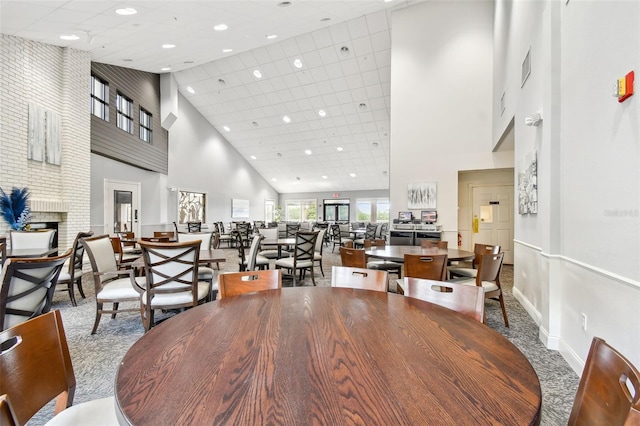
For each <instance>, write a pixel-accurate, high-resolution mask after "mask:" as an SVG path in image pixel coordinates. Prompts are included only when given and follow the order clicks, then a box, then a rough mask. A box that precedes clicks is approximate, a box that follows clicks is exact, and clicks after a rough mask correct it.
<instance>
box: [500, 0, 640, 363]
mask: <svg viewBox="0 0 640 426" xmlns="http://www.w3.org/2000/svg"><path fill="white" fill-rule="evenodd" d="M495 16H496V36H495V53H496V55H495V62H494V64H495V68H496V72H495V73H494V76H495V80H494V84H495V88H494V99H496V98H498V99H499V96H500V95H501V93H502V91H503V90H506V95H505V98H506V99H507V102H506V111H505V113H504V114H503V115H501V113H500V110H499V108H496V107H495V106H494V109H493V110H494V113H493V121H494V133H493V134H494V136H493V137H494V143H495V142H497V137H498V136H499V135H500V133H501V131H502V129H503V128H504V126H506V125H507V124H508V122H509V121H510V120H511V119H512V118H514V123H515V172H516V175H517V173H518V172H519V171H520V170H521V167H522V165H521V163H520V160H521V159H522V158H523V157H524V156H525V155H526V154H527V153H528V152H530V151H532V150H536V151H537V153H538V191H539V197H538V199H539V213H538V214H537V215H526V216H520V215H518V216H516V223H515V240H516V246H515V256H516V260H515V274H514V275H515V276H514V283H515V286H514V295H515V296H516V297H517V298H518V299H519V300H520V301H521V303H522V304H523V305H524V306H525V307H526V308H527V309H528V310H529V312H530V314H531V315H532V317H533V318H535V319H536V320H537V321H538V323H539V324H540V336H541V339H542V340H543V342H545V343H546V344H547V346H548V347H550V348H557V349H559V350H560V352H561V353H562V355H563V356H564V357H565V359H567V361H568V362H569V363H570V364H571V365H572V367H573V368H574V370H575V371H576V372H578V373H580V372H581V371H582V368H583V365H584V361H585V359H586V355H587V352H588V349H589V345H590V343H591V340H592V338H593V337H594V336H598V337H602V338H604V339H605V340H607V341H608V342H609V343H611V344H612V345H613V346H614V347H616V348H617V349H618V350H620V351H621V352H622V353H623V354H625V355H626V356H627V357H628V358H629V359H630V360H631V361H632V362H634V363H635V364H636V365H640V331H639V330H640V317H638V315H637V311H638V307H639V306H640V243H639V241H640V212H639V210H640V130H639V129H640V109H639V108H638V105H637V102H638V99H637V95H636V96H634V97H631V98H630V99H629V100H627V101H626V102H624V103H618V102H617V100H616V99H615V98H614V97H612V96H611V92H612V85H613V83H614V82H615V81H616V79H617V78H619V77H622V76H623V75H624V74H626V73H627V72H628V71H630V70H634V69H635V70H636V71H638V69H640V29H639V27H638V22H640V3H638V2H626V1H590V2H581V1H573V0H572V1H569V2H564V1H562V2H557V1H540V2H519V1H497V2H496V14H495ZM529 47H531V58H532V71H531V76H530V77H529V79H528V80H527V82H526V83H525V85H524V86H523V87H519V83H520V73H521V70H520V66H521V64H522V60H523V59H524V55H525V54H526V50H527V49H528V48H529ZM540 108H542V110H543V117H544V121H543V123H542V125H541V126H540V127H538V128H533V127H526V126H525V125H524V118H525V116H527V115H528V114H530V113H532V112H534V111H536V110H537V109H540ZM583 313H584V314H586V315H587V319H588V320H587V330H586V331H585V330H583V329H582V327H581V315H582V314H583Z"/></svg>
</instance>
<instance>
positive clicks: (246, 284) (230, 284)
mask: <svg viewBox="0 0 640 426" xmlns="http://www.w3.org/2000/svg"><path fill="white" fill-rule="evenodd" d="M218 286H219V287H220V297H221V298H225V297H231V296H237V295H240V294H245V293H252V292H254V291H262V290H275V289H278V288H282V269H266V270H264V271H246V272H230V273H227V274H220V275H219V276H218Z"/></svg>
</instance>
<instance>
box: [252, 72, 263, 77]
mask: <svg viewBox="0 0 640 426" xmlns="http://www.w3.org/2000/svg"><path fill="white" fill-rule="evenodd" d="M253 75H255V76H256V78H262V73H261V72H260V70H254V71H253Z"/></svg>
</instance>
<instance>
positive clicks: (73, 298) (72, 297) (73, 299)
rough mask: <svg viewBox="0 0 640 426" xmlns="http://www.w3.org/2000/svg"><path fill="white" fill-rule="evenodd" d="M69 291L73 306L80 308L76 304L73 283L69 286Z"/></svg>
mask: <svg viewBox="0 0 640 426" xmlns="http://www.w3.org/2000/svg"><path fill="white" fill-rule="evenodd" d="M67 291H68V292H69V300H71V306H78V304H77V303H76V295H75V293H74V291H73V281H70V282H69V283H68V284H67Z"/></svg>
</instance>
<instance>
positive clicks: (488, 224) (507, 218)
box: [471, 185, 513, 264]
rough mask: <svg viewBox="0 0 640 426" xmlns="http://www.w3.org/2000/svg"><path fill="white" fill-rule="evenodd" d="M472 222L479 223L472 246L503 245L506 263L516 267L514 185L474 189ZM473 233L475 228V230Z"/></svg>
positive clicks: (477, 187) (473, 233) (473, 236)
mask: <svg viewBox="0 0 640 426" xmlns="http://www.w3.org/2000/svg"><path fill="white" fill-rule="evenodd" d="M471 196H472V197H473V200H472V205H473V212H472V218H473V219H472V220H474V219H475V218H477V219H478V232H477V233H476V232H472V234H471V235H472V241H473V243H474V244H475V243H480V244H491V245H500V246H501V247H502V251H503V252H504V263H508V264H512V263H513V185H499V186H474V187H473V190H472V195H471ZM472 231H474V230H473V226H472Z"/></svg>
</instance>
